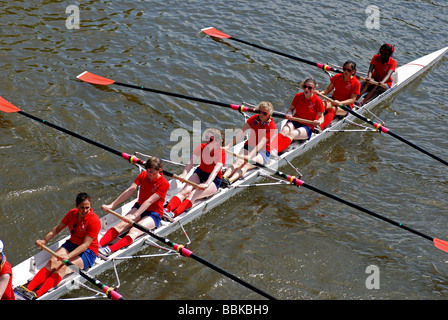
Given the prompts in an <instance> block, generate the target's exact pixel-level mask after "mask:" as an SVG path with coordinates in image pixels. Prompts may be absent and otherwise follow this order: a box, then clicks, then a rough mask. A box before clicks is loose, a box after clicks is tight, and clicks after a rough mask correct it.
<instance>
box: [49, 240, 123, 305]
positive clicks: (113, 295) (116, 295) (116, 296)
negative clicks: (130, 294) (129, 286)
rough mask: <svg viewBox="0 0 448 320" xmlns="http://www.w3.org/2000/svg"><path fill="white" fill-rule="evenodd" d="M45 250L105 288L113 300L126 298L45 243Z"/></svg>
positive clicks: (105, 291) (101, 287)
mask: <svg viewBox="0 0 448 320" xmlns="http://www.w3.org/2000/svg"><path fill="white" fill-rule="evenodd" d="M40 247H41V248H42V249H43V250H45V251H47V252H48V253H49V254H51V255H52V256H54V257H55V258H57V259H58V260H60V261H62V262H63V263H64V264H65V265H66V266H68V267H69V268H70V269H72V270H73V271H75V272H78V273H79V274H80V275H81V276H82V277H83V278H85V279H87V280H88V281H90V282H91V283H93V284H94V285H96V286H97V287H98V288H100V289H101V290H103V292H104V293H105V294H106V295H107V296H108V297H109V298H110V299H112V300H124V298H123V296H122V295H121V294H119V293H118V292H117V291H116V290H115V289H114V288H112V287H109V286H107V285H105V284H104V283H102V282H101V281H100V280H98V279H96V278H94V277H92V276H90V275H89V274H88V273H86V272H85V271H84V270H81V269H80V268H78V267H77V266H76V265H74V264H73V263H71V262H70V261H69V260H66V259H63V258H62V257H61V256H60V255H58V254H57V253H56V252H54V251H53V250H51V249H50V248H48V247H47V246H45V245H41V246H40Z"/></svg>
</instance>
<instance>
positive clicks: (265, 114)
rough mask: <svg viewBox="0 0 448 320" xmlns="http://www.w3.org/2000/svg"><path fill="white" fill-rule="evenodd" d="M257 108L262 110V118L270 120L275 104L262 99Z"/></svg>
mask: <svg viewBox="0 0 448 320" xmlns="http://www.w3.org/2000/svg"><path fill="white" fill-rule="evenodd" d="M257 110H258V111H260V114H259V117H260V120H261V121H262V122H265V121H267V120H269V118H271V116H272V114H273V113H274V106H273V105H272V103H270V102H269V101H262V102H260V103H259V104H258V106H257Z"/></svg>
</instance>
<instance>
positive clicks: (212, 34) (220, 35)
mask: <svg viewBox="0 0 448 320" xmlns="http://www.w3.org/2000/svg"><path fill="white" fill-rule="evenodd" d="M201 32H202V33H204V34H206V35H209V36H210V37H213V38H219V39H230V40H233V41H236V42H240V43H243V44H247V45H249V46H252V47H255V48H258V49H262V50H265V51H269V52H272V53H275V54H278V55H280V56H283V57H286V58H289V59H293V60H296V61H300V62H304V63H306V64H309V65H311V66H315V67H318V68H319V69H322V70H324V71H333V72H336V73H342V71H341V70H338V69H335V68H333V67H331V66H329V65H326V64H322V63H317V62H313V61H310V60H306V59H303V58H300V57H296V56H293V55H290V54H287V53H284V52H280V51H277V50H273V49H270V48H267V47H263V46H260V45H258V44H255V43H252V42H248V41H245V40H241V39H238V38H235V37H232V36H230V35H228V34H226V33H224V32H222V31H219V30H218V29H216V28H214V27H209V28H204V29H202V30H201ZM356 77H357V78H358V79H361V80H363V81H365V80H366V78H363V77H360V76H356ZM369 83H370V84H374V85H376V86H380V87H382V88H384V89H386V90H387V89H389V87H388V86H387V84H384V83H379V82H376V81H375V80H369Z"/></svg>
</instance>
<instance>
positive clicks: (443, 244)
mask: <svg viewBox="0 0 448 320" xmlns="http://www.w3.org/2000/svg"><path fill="white" fill-rule="evenodd" d="M224 150H225V151H226V152H228V153H230V154H232V155H233V156H235V157H237V158H241V159H243V160H245V161H246V162H248V163H250V164H251V165H254V166H256V167H259V168H262V169H265V170H266V171H269V172H272V173H273V174H275V175H277V176H279V177H282V178H284V179H286V180H287V181H288V182H290V183H291V184H293V185H295V186H297V187H305V188H307V189H310V190H313V191H315V192H317V193H320V194H322V195H324V196H326V197H329V198H331V199H333V200H336V201H339V202H341V203H343V204H345V205H347V206H350V207H352V208H355V209H357V210H359V211H362V212H364V213H367V214H369V215H371V216H373V217H375V218H378V219H381V220H383V221H385V222H387V223H390V224H392V225H394V226H397V227H399V228H402V229H404V230H406V231H409V232H411V233H414V234H416V235H418V236H420V237H423V238H425V239H427V240H430V241H431V242H432V243H433V244H434V246H435V247H436V248H438V249H440V250H442V251H445V252H448V242H447V241H444V240H440V239H437V238H433V237H430V236H428V235H426V234H423V233H421V232H419V231H416V230H414V229H411V228H409V227H407V226H405V225H403V224H401V223H399V222H395V221H393V220H391V219H389V218H386V217H384V216H382V215H380V214H378V213H375V212H373V211H371V210H369V209H365V208H363V207H361V206H359V205H357V204H354V203H352V202H349V201H347V200H344V199H342V198H340V197H338V196H336V195H334V194H331V193H328V192H326V191H324V190H321V189H318V188H316V187H314V186H312V185H309V184H307V183H305V182H304V181H303V180H301V179H298V178H296V177H294V176H290V175H287V174H285V173H283V172H281V171H277V170H274V169H271V168H269V167H267V166H265V165H263V164H260V163H258V162H256V161H254V160H250V159H249V160H248V159H246V158H244V157H242V156H240V155H238V154H236V153H234V152H232V151H230V150H226V149H224Z"/></svg>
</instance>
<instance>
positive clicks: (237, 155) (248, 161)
mask: <svg viewBox="0 0 448 320" xmlns="http://www.w3.org/2000/svg"><path fill="white" fill-rule="evenodd" d="M223 149H224V151H225V152H227V153H228V154H231V155H233V156H234V157H236V158H240V159H242V160H244V161H245V162H247V163H250V164H254V163H258V162H256V161H255V160H248V159H246V158H245V157H243V156H241V155H239V154H236V153H235V152H233V151H230V150H227V149H225V148H223ZM260 165H261V164H260Z"/></svg>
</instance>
